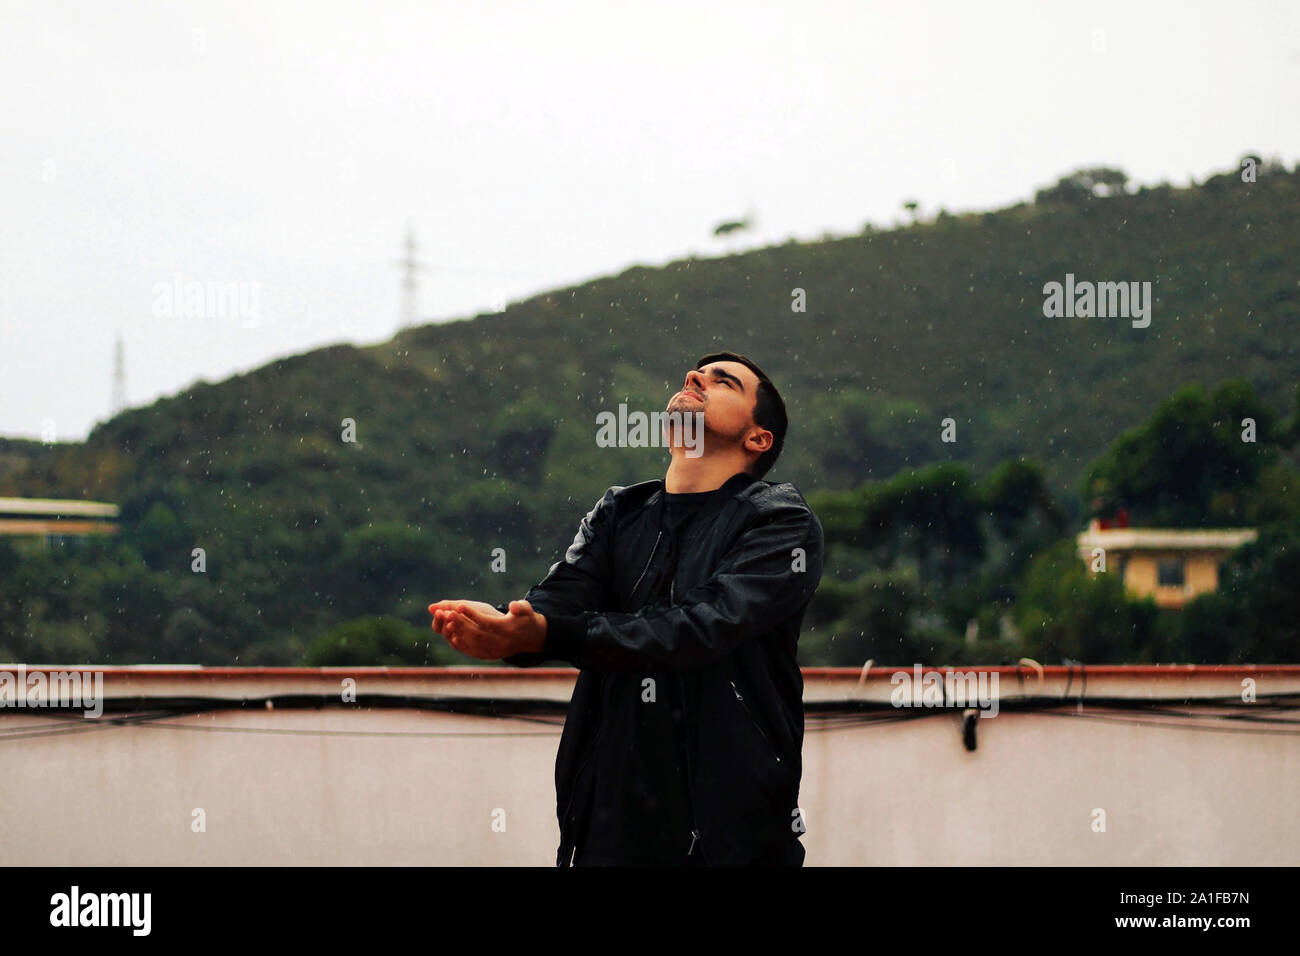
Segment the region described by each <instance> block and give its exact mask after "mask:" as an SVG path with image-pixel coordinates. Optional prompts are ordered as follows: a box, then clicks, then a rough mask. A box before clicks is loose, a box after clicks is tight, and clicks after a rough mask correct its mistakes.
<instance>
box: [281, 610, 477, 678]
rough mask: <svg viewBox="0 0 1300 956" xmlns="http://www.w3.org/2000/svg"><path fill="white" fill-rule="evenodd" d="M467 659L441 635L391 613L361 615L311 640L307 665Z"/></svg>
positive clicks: (329, 665) (334, 665)
mask: <svg viewBox="0 0 1300 956" xmlns="http://www.w3.org/2000/svg"><path fill="white" fill-rule="evenodd" d="M467 660H468V658H467V657H466V656H465V655H464V654H460V653H457V651H456V650H455V649H453V648H452V647H451V646H450V645H448V644H447V643H446V641H444V640H443V639H442V638H441V637H439V636H438V635H437V634H434V633H433V630H432V629H430V630H429V631H428V632H425V631H421V630H418V629H416V628H414V627H412V626H411V625H410V624H407V623H406V622H405V621H398V620H395V619H394V618H391V617H362V618H357V619H355V620H352V621H347V622H345V623H343V624H340V625H339V626H338V627H335V628H333V629H332V630H330V631H328V632H326V633H325V634H322V635H321V636H320V637H318V638H316V640H314V641H312V643H311V646H310V647H309V648H308V649H307V655H306V664H307V666H308V667H340V666H348V665H356V666H376V667H382V666H401V665H422V664H423V665H430V664H463V663H465V662H466V661H467Z"/></svg>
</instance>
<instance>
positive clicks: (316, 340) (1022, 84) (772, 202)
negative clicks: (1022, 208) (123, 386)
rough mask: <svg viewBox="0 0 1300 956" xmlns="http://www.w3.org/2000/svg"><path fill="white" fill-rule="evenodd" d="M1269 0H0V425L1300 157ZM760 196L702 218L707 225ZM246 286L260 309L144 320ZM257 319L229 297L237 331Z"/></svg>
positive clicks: (1277, 21)
mask: <svg viewBox="0 0 1300 956" xmlns="http://www.w3.org/2000/svg"><path fill="white" fill-rule="evenodd" d="M1298 11H1300V5H1297V4H1295V3H1292V2H1289V0H1288V2H1278V3H1251V2H1239V0H1233V2H1232V3H1222V2H1161V3H1144V2H1141V0H1126V2H1096V0H1090V2H1088V3H1086V4H1083V3H1044V2H1041V0H1031V2H1024V3H1018V2H1017V3H1013V2H1004V0H980V2H975V3H970V2H953V3H920V2H898V3H868V2H852V0H840V2H811V0H794V2H785V0H781V2H772V0H747V2H736V3H733V2H725V3H724V2H713V0H689V2H682V3H679V2H671V0H654V2H651V3H624V2H598V0H587V2H582V3H561V2H555V0H544V2H531V3H529V2H522V3H504V2H495V0H465V2H456V3H433V2H426V3H410V4H403V3H394V2H383V0H366V2H356V3H322V2H311V3H289V2H282V0H256V2H251V3H213V2H199V3H185V4H182V3H175V2H166V3H165V2H157V3H150V2H134V3H130V2H123V3H113V4H109V3H100V2H79V3H60V4H55V3H53V2H51V0H37V2H32V3H16V2H13V0H0V215H2V216H3V224H2V225H0V434H4V435H9V436H20V435H21V436H27V437H42V433H43V432H46V431H48V430H50V429H52V430H53V433H54V434H55V435H56V436H57V438H58V439H59V440H69V439H79V438H83V437H84V436H85V435H86V433H87V432H88V431H89V429H90V427H91V425H92V424H93V423H94V422H96V421H100V420H103V419H105V418H106V417H107V413H108V409H109V403H110V395H111V384H112V356H113V347H114V341H115V338H116V336H117V335H118V334H119V333H120V334H121V335H122V337H123V340H124V342H125V347H126V370H127V399H128V402H129V403H130V404H131V405H141V404H147V403H149V402H152V401H153V400H154V399H155V398H157V397H159V396H162V395H170V394H174V393H176V392H177V391H179V390H181V389H183V388H184V387H186V386H187V385H189V384H191V383H193V382H194V381H195V380H197V379H199V378H206V379H208V380H209V381H218V380H220V379H222V378H225V377H227V376H228V375H231V374H233V373H237V372H241V371H246V370H248V369H251V368H255V367H257V366H259V365H262V364H264V363H266V362H267V361H270V360H271V359H273V358H276V357H278V356H282V355H287V354H294V353H298V352H303V351H307V350H309V349H311V348H314V347H316V346H320V345H324V344H329V343H336V342H341V341H348V342H354V343H358V344H364V343H372V342H378V341H382V340H384V339H386V338H388V337H389V336H390V335H391V334H392V333H393V332H394V331H395V329H396V328H397V326H398V320H399V314H400V292H399V279H400V275H399V270H398V269H397V267H396V265H395V262H396V260H397V259H398V258H399V257H400V255H401V253H402V248H401V243H402V240H403V237H404V234H405V231H406V226H407V223H408V221H410V222H413V223H414V225H415V229H416V234H417V237H418V240H419V243H420V250H419V251H420V257H421V258H422V259H423V260H425V261H426V262H428V263H429V264H430V266H431V267H432V271H431V272H429V273H428V274H427V275H426V276H425V277H424V279H423V281H422V285H421V293H420V302H421V306H422V307H421V310H420V314H421V316H422V317H423V320H424V321H429V320H443V319H450V318H459V317H465V316H472V315H475V314H477V313H478V312H486V311H491V309H492V303H493V302H494V301H496V300H497V299H498V298H501V297H504V299H506V300H513V299H517V298H522V297H524V296H526V295H529V294H531V293H534V292H537V291H540V290H543V289H547V288H553V287H557V286H562V285H568V284H571V283H576V282H580V281H583V280H585V279H588V278H592V277H595V276H599V275H605V274H609V273H614V272H618V271H621V270H622V269H624V268H626V267H628V266H630V265H633V264H637V263H640V264H646V265H660V264H663V263H666V262H669V261H672V260H674V259H677V258H680V257H683V256H686V255H690V254H697V255H719V254H722V253H724V252H727V251H731V250H735V249H739V248H749V247H752V246H757V245H767V244H771V243H778V242H783V241H785V240H786V239H787V238H789V237H791V236H794V237H797V238H800V239H813V238H818V237H820V236H821V235H822V234H823V233H824V232H826V231H831V232H834V233H855V232H857V231H859V230H860V229H861V227H862V224H863V223H864V222H867V221H872V222H873V223H875V224H876V225H877V226H887V225H889V224H891V223H892V222H894V221H895V220H899V219H901V218H902V212H901V210H900V203H901V202H902V201H903V200H905V199H908V198H915V199H918V200H920V202H921V204H922V211H923V213H931V214H932V213H933V212H934V211H935V210H937V209H938V207H940V206H944V207H946V208H947V209H948V210H949V211H952V212H958V211H964V210H972V209H987V208H993V207H997V206H1001V205H1006V204H1008V203H1012V202H1016V201H1018V200H1020V199H1028V198H1031V197H1032V195H1033V191H1034V189H1035V188H1037V187H1039V186H1043V185H1047V184H1050V183H1052V182H1055V180H1056V179H1057V178H1058V177H1059V176H1060V175H1062V174H1064V173H1066V172H1068V171H1070V170H1072V169H1074V168H1077V167H1079V166H1083V165H1098V164H1106V165H1114V166H1119V167H1121V168H1123V169H1124V170H1125V171H1127V172H1128V173H1129V175H1130V176H1131V177H1132V178H1133V180H1134V181H1136V182H1142V183H1154V182H1158V181H1160V180H1169V181H1171V182H1173V183H1175V184H1185V183H1186V182H1187V180H1188V178H1189V177H1195V178H1197V179H1198V180H1199V179H1202V178H1203V177H1204V176H1205V175H1206V174H1207V173H1209V172H1212V171H1220V170H1224V169H1227V168H1229V167H1231V166H1233V165H1235V162H1236V160H1237V158H1238V157H1239V156H1240V155H1241V154H1242V153H1243V152H1246V151H1254V152H1257V153H1260V154H1262V155H1264V156H1265V157H1273V156H1277V157H1280V158H1282V159H1283V160H1284V161H1285V162H1286V163H1287V164H1288V165H1291V164H1293V163H1295V162H1296V161H1297V158H1298V157H1300V31H1298V30H1297V27H1300V12H1298ZM750 209H752V210H753V211H754V212H755V213H756V214H757V220H758V221H757V226H756V228H754V229H753V230H751V231H750V232H749V233H747V234H742V237H738V238H733V239H732V240H730V241H729V242H724V241H722V240H718V239H715V238H713V236H712V229H713V226H714V225H715V224H716V223H718V222H720V221H723V220H725V219H732V218H737V217H740V216H743V215H744V214H745V212H746V211H747V210H750ZM178 277H179V280H180V281H181V282H182V283H184V282H197V283H207V285H205V286H201V288H203V289H204V290H208V289H212V288H214V284H222V283H240V284H241V285H240V286H239V287H238V288H239V289H240V290H241V291H242V292H243V293H244V295H245V300H244V301H245V304H246V305H249V306H250V308H251V303H252V302H253V299H252V296H254V295H256V304H257V309H258V311H257V313H256V315H252V314H251V313H240V312H238V311H237V310H236V309H235V308H234V305H235V303H231V309H230V311H223V310H222V309H221V308H220V305H219V304H215V305H216V306H217V307H216V308H215V310H207V309H206V308H205V314H199V315H187V313H186V311H185V308H184V302H181V303H178V304H177V307H176V308H174V309H171V311H168V306H167V305H166V304H165V303H164V304H160V302H161V300H160V298H159V292H160V290H159V288H158V286H159V284H160V283H162V284H165V285H167V286H173V285H174V284H175V283H176V281H177V279H178ZM246 319H249V321H245V320H246Z"/></svg>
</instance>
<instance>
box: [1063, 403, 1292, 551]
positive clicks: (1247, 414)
mask: <svg viewBox="0 0 1300 956" xmlns="http://www.w3.org/2000/svg"><path fill="white" fill-rule="evenodd" d="M1275 418H1276V416H1275V415H1274V413H1273V411H1272V409H1270V408H1269V407H1268V406H1267V405H1265V404H1264V403H1263V402H1262V401H1260V400H1259V399H1258V398H1257V397H1256V396H1255V391H1254V388H1253V387H1252V386H1251V385H1250V384H1249V383H1247V382H1244V381H1230V382H1226V383H1224V384H1223V385H1222V386H1220V387H1219V389H1218V390H1217V391H1215V392H1214V394H1213V395H1212V396H1211V395H1207V394H1206V392H1205V389H1204V388H1202V387H1201V386H1199V385H1189V386H1187V387H1185V388H1181V389H1179V390H1178V391H1177V392H1175V393H1174V394H1173V395H1172V396H1171V397H1170V398H1168V399H1166V400H1165V401H1163V402H1161V403H1160V405H1159V406H1157V408H1156V410H1155V413H1154V414H1153V415H1152V416H1151V419H1150V420H1149V421H1148V422H1146V423H1145V424H1143V425H1140V426H1138V427H1137V428H1133V429H1130V430H1129V431H1127V432H1125V433H1124V434H1123V435H1121V436H1120V437H1119V438H1118V439H1117V440H1116V441H1115V442H1114V444H1112V445H1111V447H1110V449H1109V450H1108V451H1107V452H1106V454H1105V455H1103V456H1102V457H1101V458H1100V459H1098V460H1097V461H1096V462H1094V463H1093V464H1092V466H1091V467H1089V469H1088V471H1087V474H1086V476H1085V478H1084V498H1085V500H1087V501H1089V502H1090V503H1091V507H1092V511H1093V513H1094V514H1101V513H1105V512H1108V511H1111V510H1113V509H1116V508H1120V507H1124V508H1127V509H1128V511H1129V512H1130V514H1131V516H1132V518H1133V520H1134V521H1135V523H1141V524H1146V525H1157V526H1168V527H1206V526H1225V525H1228V526H1230V525H1237V524H1243V523H1245V521H1246V520H1247V517H1248V511H1249V505H1250V494H1251V492H1252V490H1253V489H1254V488H1255V487H1256V485H1257V483H1258V479H1259V476H1260V474H1261V472H1262V471H1263V470H1264V468H1265V467H1266V466H1267V465H1268V464H1269V463H1270V462H1271V461H1272V460H1274V459H1275V458H1276V456H1277V450H1278V445H1277V441H1276V435H1277V429H1276V428H1275V425H1274V422H1275ZM1245 419H1251V420H1253V422H1254V428H1253V431H1254V439H1255V440H1254V441H1245V440H1243V433H1244V432H1245V431H1246V430H1247V426H1243V424H1242V422H1243V421H1244V420H1245Z"/></svg>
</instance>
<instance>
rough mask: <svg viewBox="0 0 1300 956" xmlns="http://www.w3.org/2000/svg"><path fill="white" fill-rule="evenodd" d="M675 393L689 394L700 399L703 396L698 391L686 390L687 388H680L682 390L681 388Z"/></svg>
mask: <svg viewBox="0 0 1300 956" xmlns="http://www.w3.org/2000/svg"><path fill="white" fill-rule="evenodd" d="M677 394H678V395H689V396H691V398H698V399H699V400H700V401H704V396H703V395H701V394H700V393H699V392H692V391H688V390H687V389H682V390H681V391H680V392H678V393H677Z"/></svg>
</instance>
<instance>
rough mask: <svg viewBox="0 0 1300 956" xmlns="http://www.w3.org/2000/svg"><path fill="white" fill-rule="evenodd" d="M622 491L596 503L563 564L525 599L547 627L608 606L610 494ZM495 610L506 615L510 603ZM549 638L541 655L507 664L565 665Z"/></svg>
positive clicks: (515, 658)
mask: <svg viewBox="0 0 1300 956" xmlns="http://www.w3.org/2000/svg"><path fill="white" fill-rule="evenodd" d="M620 487H621V486H615V487H613V488H610V489H609V490H607V491H606V492H605V494H604V496H603V497H602V498H601V499H600V500H599V501H597V502H596V504H595V505H594V506H593V507H592V509H591V511H589V512H588V513H587V515H586V517H584V518H583V519H582V521H581V522H580V523H579V524H578V533H577V534H576V535H574V538H573V543H572V544H570V545H569V548H568V550H567V551H566V552H565V554H564V560H562V561H557V562H556V563H555V564H553V565H551V569H550V570H549V571H548V572H547V573H546V577H545V578H543V579H542V580H541V582H540V583H538V584H535V585H533V586H532V587H531V588H529V589H528V593H527V594H525V595H524V598H523V599H524V600H525V601H527V602H528V603H529V604H531V605H532V606H533V610H534V611H537V612H538V613H539V614H542V615H544V616H545V617H546V619H547V621H548V622H549V621H550V619H551V617H552V616H553V615H555V616H565V615H568V616H572V615H577V614H580V613H582V612H585V611H594V610H599V609H601V608H604V607H608V606H609V604H610V600H609V596H610V594H611V593H612V590H613V589H612V587H611V583H610V582H611V581H612V580H613V570H614V569H613V565H612V561H611V555H612V551H611V548H612V532H611V528H612V525H613V520H612V515H613V512H614V493H615V492H617V491H619V490H620ZM496 607H497V610H499V611H501V612H502V613H506V612H507V610H508V609H509V607H510V602H509V601H507V602H506V603H505V604H498V605H497V606H496ZM552 637H553V634H552V632H551V630H550V628H549V627H548V628H547V640H546V645H545V646H544V647H543V649H542V650H541V652H539V653H526V654H515V655H513V656H511V657H507V658H505V662H506V663H507V664H513V665H514V666H515V667H535V666H537V665H538V664H541V663H543V662H545V661H553V660H560V661H563V660H565V658H564V657H562V656H561V655H560V654H559V653H558V648H557V647H555V646H554V641H553V640H552Z"/></svg>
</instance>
